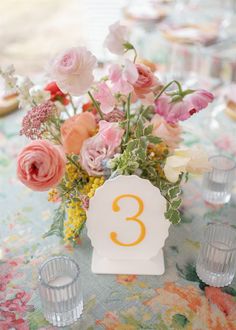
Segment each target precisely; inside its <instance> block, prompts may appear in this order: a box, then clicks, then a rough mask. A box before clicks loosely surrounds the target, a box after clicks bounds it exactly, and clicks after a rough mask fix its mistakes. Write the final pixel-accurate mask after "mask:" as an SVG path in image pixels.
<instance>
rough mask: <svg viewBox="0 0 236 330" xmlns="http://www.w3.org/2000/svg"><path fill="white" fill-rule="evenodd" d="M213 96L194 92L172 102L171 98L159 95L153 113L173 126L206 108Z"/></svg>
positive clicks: (203, 92) (200, 91)
mask: <svg viewBox="0 0 236 330" xmlns="http://www.w3.org/2000/svg"><path fill="white" fill-rule="evenodd" d="M213 98H214V97H213V95H212V94H211V93H209V92H207V91H205V90H203V89H202V90H196V91H194V92H193V93H191V94H188V95H187V96H185V97H184V98H183V99H182V100H178V101H172V98H171V96H168V95H166V94H163V95H161V96H160V97H159V98H158V99H157V100H156V102H155V104H156V108H155V111H156V113H158V114H159V115H160V116H162V117H164V118H165V120H166V121H167V122H168V123H171V124H175V123H177V122H178V121H179V120H181V121H183V120H186V119H188V118H189V117H191V116H192V115H193V114H195V113H197V112H199V111H200V110H202V109H204V108H205V107H207V105H208V103H209V102H212V101H213Z"/></svg>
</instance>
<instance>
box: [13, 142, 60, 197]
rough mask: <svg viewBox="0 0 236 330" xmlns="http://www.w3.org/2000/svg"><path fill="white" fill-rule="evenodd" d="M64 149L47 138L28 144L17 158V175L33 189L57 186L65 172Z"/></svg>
mask: <svg viewBox="0 0 236 330" xmlns="http://www.w3.org/2000/svg"><path fill="white" fill-rule="evenodd" d="M65 163H66V160H65V155H64V153H63V151H62V149H61V148H60V147H58V146H55V145H53V144H52V143H51V142H49V141H47V140H37V141H33V142H31V143H30V144H29V145H27V146H26V147H25V148H24V149H23V150H22V151H21V152H20V154H19V155H18V158H17V176H18V178H19V180H20V181H21V182H22V183H23V184H24V185H26V186H27V187H29V188H30V189H32V190H36V191H45V190H48V189H50V188H52V187H55V186H56V185H57V184H58V183H59V182H60V181H61V179H62V177H63V175H64V172H65Z"/></svg>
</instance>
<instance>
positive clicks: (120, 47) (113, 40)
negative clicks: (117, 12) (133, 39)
mask: <svg viewBox="0 0 236 330" xmlns="http://www.w3.org/2000/svg"><path fill="white" fill-rule="evenodd" d="M127 35H128V30H127V27H126V26H124V25H120V23H119V22H116V23H114V24H112V25H111V26H109V34H108V36H107V37H106V39H105V42H104V46H105V47H107V48H108V50H109V51H110V52H111V53H114V54H117V55H122V54H123V52H124V44H125V43H126V42H127Z"/></svg>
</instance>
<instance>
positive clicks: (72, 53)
mask: <svg viewBox="0 0 236 330" xmlns="http://www.w3.org/2000/svg"><path fill="white" fill-rule="evenodd" d="M96 64H97V60H96V57H95V56H94V55H93V54H92V53H91V52H90V51H88V50H87V49H86V48H85V47H73V48H70V49H67V50H66V51H64V52H63V53H61V54H58V55H57V56H56V57H55V59H54V60H53V61H52V63H51V67H50V71H51V77H52V78H53V79H55V80H56V83H57V85H58V87H59V88H60V89H61V90H62V91H63V92H64V93H67V92H68V93H71V94H72V95H75V96H79V95H82V94H84V93H85V92H87V91H88V89H89V88H90V87H91V85H92V83H93V81H94V76H93V70H94V68H95V67H96Z"/></svg>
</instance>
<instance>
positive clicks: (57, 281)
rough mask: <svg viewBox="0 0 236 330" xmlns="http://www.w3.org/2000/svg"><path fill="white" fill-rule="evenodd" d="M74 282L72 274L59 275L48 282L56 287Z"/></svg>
mask: <svg viewBox="0 0 236 330" xmlns="http://www.w3.org/2000/svg"><path fill="white" fill-rule="evenodd" d="M71 282H72V278H71V277H70V276H66V275H65V276H58V277H55V278H54V279H53V280H51V281H49V282H48V284H49V285H51V286H55V287H60V286H62V285H66V284H69V283H71Z"/></svg>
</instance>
